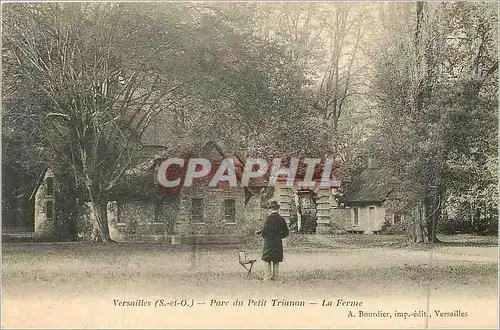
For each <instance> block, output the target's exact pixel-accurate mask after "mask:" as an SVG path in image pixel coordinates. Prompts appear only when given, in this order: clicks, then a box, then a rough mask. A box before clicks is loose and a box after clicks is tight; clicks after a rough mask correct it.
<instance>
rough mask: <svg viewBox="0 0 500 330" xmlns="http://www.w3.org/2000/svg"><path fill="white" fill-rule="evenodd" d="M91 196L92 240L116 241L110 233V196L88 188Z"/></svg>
mask: <svg viewBox="0 0 500 330" xmlns="http://www.w3.org/2000/svg"><path fill="white" fill-rule="evenodd" d="M88 192H89V197H90V210H91V212H92V214H93V217H92V220H93V233H92V241H95V242H114V241H113V240H112V239H111V236H110V234H109V226H108V196H107V195H106V194H98V193H95V192H93V191H92V189H88Z"/></svg>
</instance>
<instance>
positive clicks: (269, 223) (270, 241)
mask: <svg viewBox="0 0 500 330" xmlns="http://www.w3.org/2000/svg"><path fill="white" fill-rule="evenodd" d="M270 208H271V213H270V214H269V215H268V216H267V218H266V220H265V221H264V226H263V227H262V230H261V231H259V232H260V234H261V235H262V237H263V238H264V251H263V253H262V260H264V261H265V262H266V263H267V265H266V275H265V276H264V281H268V280H275V279H277V278H278V276H279V263H280V262H282V261H283V242H282V241H281V240H282V239H283V238H285V237H287V236H288V234H289V231H288V226H287V224H286V221H285V219H284V218H283V217H282V216H281V215H280V214H279V213H278V210H279V208H280V206H279V204H278V202H276V201H272V202H271V205H270ZM259 232H258V233H259ZM271 263H272V274H271Z"/></svg>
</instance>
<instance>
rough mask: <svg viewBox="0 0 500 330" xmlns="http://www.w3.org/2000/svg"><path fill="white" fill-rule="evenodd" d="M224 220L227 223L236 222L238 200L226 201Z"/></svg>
mask: <svg viewBox="0 0 500 330" xmlns="http://www.w3.org/2000/svg"><path fill="white" fill-rule="evenodd" d="M224 221H225V222H227V223H234V222H236V202H235V200H234V199H226V200H225V201H224Z"/></svg>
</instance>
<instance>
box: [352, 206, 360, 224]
mask: <svg viewBox="0 0 500 330" xmlns="http://www.w3.org/2000/svg"><path fill="white" fill-rule="evenodd" d="M353 210H354V226H357V225H358V224H359V209H358V208H357V207H355V208H354V209H353Z"/></svg>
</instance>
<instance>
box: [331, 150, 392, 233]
mask: <svg viewBox="0 0 500 330" xmlns="http://www.w3.org/2000/svg"><path fill="white" fill-rule="evenodd" d="M388 193H389V191H388V190H387V189H386V188H385V187H384V185H383V184H382V176H381V170H380V168H379V167H378V165H377V163H376V161H375V160H373V159H369V160H368V167H367V168H366V169H365V170H364V171H363V172H362V173H361V175H360V176H359V177H358V178H356V180H355V181H354V183H353V186H352V188H351V189H349V191H348V192H347V193H346V194H345V195H344V196H343V197H342V198H341V202H342V203H343V204H344V205H345V207H346V208H347V209H349V210H350V221H348V222H347V224H346V226H345V230H346V231H348V232H359V233H365V234H373V233H377V232H379V231H380V230H381V229H382V227H383V226H384V223H385V222H386V221H389V222H390V223H391V224H394V222H396V223H397V222H398V221H399V220H400V218H399V217H394V215H392V214H391V213H389V212H388V211H387V210H386V208H384V206H383V202H384V201H385V200H386V198H387V195H388Z"/></svg>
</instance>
